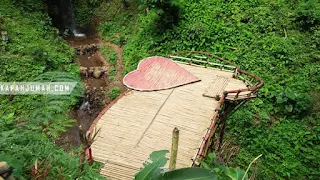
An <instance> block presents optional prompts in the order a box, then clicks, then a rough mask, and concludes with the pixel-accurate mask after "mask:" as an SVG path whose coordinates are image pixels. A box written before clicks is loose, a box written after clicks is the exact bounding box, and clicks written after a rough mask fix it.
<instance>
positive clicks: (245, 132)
mask: <svg viewBox="0 0 320 180" xmlns="http://www.w3.org/2000/svg"><path fill="white" fill-rule="evenodd" d="M249 106H250V105H246V106H245V107H244V109H246V111H238V112H236V113H235V114H234V115H233V116H232V117H231V118H230V119H228V121H229V123H228V126H227V127H229V128H228V136H229V137H238V142H239V144H240V145H241V147H242V148H241V152H240V154H239V155H238V156H237V157H236V159H235V160H234V162H233V163H232V164H237V165H240V166H241V167H245V166H246V165H247V164H248V163H249V162H250V161H251V160H252V159H253V158H254V156H257V155H258V154H261V153H262V154H264V156H263V157H262V158H261V160H260V163H258V164H257V168H258V174H257V175H258V177H259V179H282V178H285V179H303V177H305V176H307V177H308V178H310V179H317V178H316V177H317V172H318V170H317V167H319V165H320V164H319V162H318V161H317V160H316V159H319V158H320V154H319V153H318V151H319V148H320V146H319V145H318V144H319V143H318V142H319V139H320V132H319V127H320V126H319V124H320V121H319V119H318V120H317V123H318V124H317V125H315V126H314V125H313V127H308V126H307V125H305V124H304V122H303V121H301V119H298V120H294V119H288V118H280V119H279V120H277V121H275V120H274V119H273V118H274V117H272V119H271V118H270V119H269V117H267V118H265V123H264V122H263V121H259V119H262V118H263V117H262V116H261V115H255V114H254V113H255V111H254V109H252V107H249ZM239 119H241V120H239ZM272 121H275V122H272ZM257 123H258V124H257ZM269 123H273V125H272V127H269V126H268V125H267V124H269Z"/></svg>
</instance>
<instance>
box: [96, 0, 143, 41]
mask: <svg viewBox="0 0 320 180" xmlns="http://www.w3.org/2000/svg"><path fill="white" fill-rule="evenodd" d="M136 9H137V3H136V2H135V1H133V0H130V1H126V7H124V6H123V3H122V2H121V1H119V0H111V1H108V2H104V3H103V4H102V5H101V6H100V8H99V10H98V11H97V13H96V15H97V16H98V17H99V19H100V20H101V22H100V25H99V26H98V30H99V35H100V37H101V38H102V39H103V40H106V41H110V42H112V43H115V44H117V45H119V46H123V45H124V44H126V42H127V41H128V39H130V38H131V34H133V33H135V32H136V31H137V26H136V24H137V22H138V17H137V13H136Z"/></svg>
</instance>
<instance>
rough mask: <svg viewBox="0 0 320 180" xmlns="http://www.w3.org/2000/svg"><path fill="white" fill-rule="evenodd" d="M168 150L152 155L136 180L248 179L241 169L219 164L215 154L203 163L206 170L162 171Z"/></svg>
mask: <svg viewBox="0 0 320 180" xmlns="http://www.w3.org/2000/svg"><path fill="white" fill-rule="evenodd" d="M167 153H168V151H166V150H162V151H155V152H152V153H151V154H150V158H149V159H150V160H151V162H146V163H145V164H144V167H143V169H141V170H140V171H139V172H138V173H137V174H136V175H135V178H134V179H135V180H192V179H199V180H207V179H211V180H216V179H226V180H228V179H230V180H244V179H248V177H247V175H246V174H245V172H244V171H243V170H241V169H239V168H231V167H227V166H225V165H223V164H221V163H217V162H216V161H215V160H214V158H215V155H214V154H210V155H209V158H208V159H207V160H205V161H202V162H201V165H202V166H204V167H205V168H198V167H191V168H182V169H177V170H172V171H168V172H166V171H163V170H162V171H161V169H163V167H164V166H165V165H166V163H167V158H166V157H165V155H166V154H167Z"/></svg>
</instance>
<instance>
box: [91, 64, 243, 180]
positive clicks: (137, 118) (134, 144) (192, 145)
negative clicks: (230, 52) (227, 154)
mask: <svg viewBox="0 0 320 180" xmlns="http://www.w3.org/2000/svg"><path fill="white" fill-rule="evenodd" d="M181 66H182V67H183V68H185V69H186V70H187V71H189V72H191V73H193V74H194V75H195V76H197V77H199V78H200V79H201V81H200V82H196V83H192V84H188V85H184V86H180V87H177V88H174V89H168V90H163V91H152V92H140V91H131V92H130V93H128V94H127V95H125V96H123V97H122V98H121V99H119V100H118V101H117V103H115V104H114V105H113V106H112V107H111V108H109V109H108V111H107V112H106V113H105V114H104V115H103V116H102V117H101V118H100V120H99V121H98V122H97V124H96V127H97V128H101V131H100V133H99V135H98V138H97V140H96V141H95V142H94V143H93V145H92V152H93V157H94V160H96V161H100V162H102V163H104V166H103V167H102V169H101V172H100V173H101V174H102V175H103V176H105V177H108V178H109V179H111V180H113V179H115V180H127V179H132V178H133V176H134V174H135V173H136V172H137V171H138V170H139V169H140V168H142V166H143V163H144V162H146V161H148V157H149V155H150V154H151V153H152V152H153V151H158V150H170V148H171V138H172V137H171V136H172V130H173V128H174V127H178V128H179V130H180V140H179V150H178V159H177V168H182V167H188V166H189V165H190V164H191V159H192V158H193V157H194V155H195V153H196V151H197V150H198V148H199V144H200V142H201V140H202V138H203V136H204V134H205V132H206V130H207V128H208V127H209V125H210V123H211V118H212V117H213V115H214V109H215V108H216V106H217V101H216V100H215V99H214V98H208V97H204V96H203V94H204V93H205V92H206V91H208V87H210V88H211V89H210V93H211V94H212V92H215V93H221V91H222V92H223V91H224V90H234V89H242V88H245V87H246V84H245V83H243V82H242V81H240V80H236V79H233V78H232V73H231V72H225V71H220V70H215V69H212V68H202V67H198V66H190V65H185V64H181ZM217 78H220V80H218V81H216V83H217V86H213V85H212V81H213V79H217ZM234 96H235V94H233V95H232V94H230V98H234ZM245 96H246V95H245V93H243V94H242V93H241V94H240V95H239V98H243V97H245ZM169 156H170V153H168V154H167V157H168V158H169Z"/></svg>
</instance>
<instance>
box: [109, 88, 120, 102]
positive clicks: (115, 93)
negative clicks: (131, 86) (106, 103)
mask: <svg viewBox="0 0 320 180" xmlns="http://www.w3.org/2000/svg"><path fill="white" fill-rule="evenodd" d="M119 95H120V88H119V87H113V88H112V89H111V90H110V92H109V97H110V99H111V100H114V99H116V98H117V97H118V96H119Z"/></svg>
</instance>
